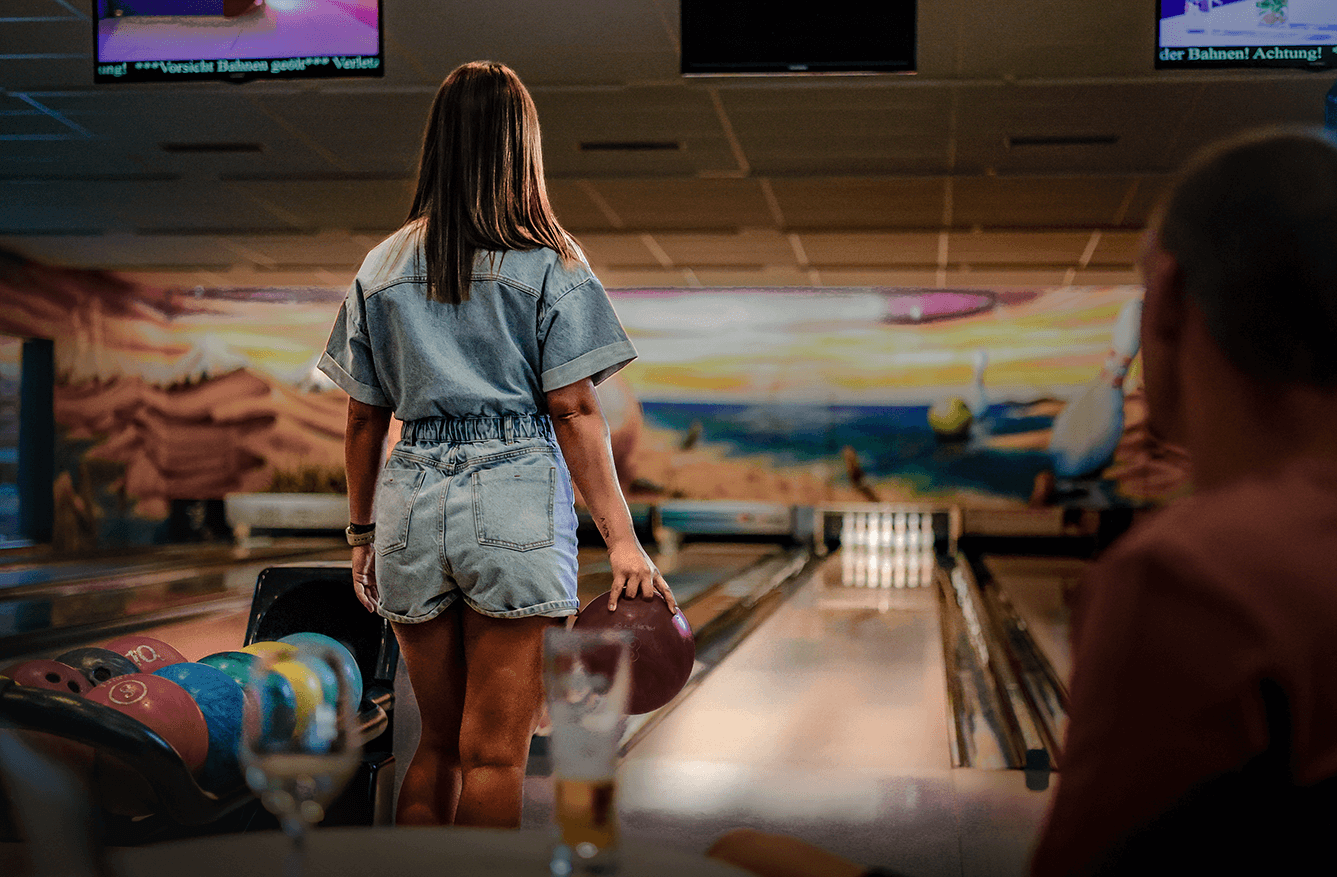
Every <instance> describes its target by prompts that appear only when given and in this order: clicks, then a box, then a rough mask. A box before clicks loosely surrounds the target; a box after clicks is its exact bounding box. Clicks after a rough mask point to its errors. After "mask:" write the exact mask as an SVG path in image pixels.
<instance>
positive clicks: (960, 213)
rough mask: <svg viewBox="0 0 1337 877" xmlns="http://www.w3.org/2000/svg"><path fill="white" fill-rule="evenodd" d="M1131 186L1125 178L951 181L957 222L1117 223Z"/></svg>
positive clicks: (1059, 225) (1016, 224)
mask: <svg viewBox="0 0 1337 877" xmlns="http://www.w3.org/2000/svg"><path fill="white" fill-rule="evenodd" d="M1132 185H1133V181H1132V180H1129V179H1127V178H1124V177H1068V176H1064V177H1058V176H1056V177H957V178H955V179H954V180H953V181H952V224H953V225H956V226H958V227H960V226H966V227H974V226H981V227H991V226H992V227H995V228H997V227H1009V226H1010V227H1028V226H1029V227H1040V228H1046V227H1048V228H1063V227H1071V226H1097V227H1099V226H1108V225H1114V224H1116V217H1118V216H1119V214H1120V208H1121V206H1122V205H1123V204H1124V200H1125V198H1127V197H1128V193H1129V191H1130V189H1131V187H1132Z"/></svg>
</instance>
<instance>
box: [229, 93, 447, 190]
mask: <svg viewBox="0 0 1337 877" xmlns="http://www.w3.org/2000/svg"><path fill="white" fill-rule="evenodd" d="M254 103H255V106H256V108H257V110H258V111H260V112H262V113H264V114H265V115H267V116H269V117H270V118H271V119H272V120H278V121H279V122H280V123H281V124H282V125H283V127H284V128H285V129H286V130H287V131H288V132H290V133H291V134H292V135H294V136H296V137H297V138H298V139H300V140H303V141H305V142H307V143H310V144H311V146H312V148H314V149H316V150H317V151H319V152H320V153H321V154H322V155H324V156H325V157H326V159H327V160H328V162H329V163H330V165H331V167H332V169H338V170H341V171H346V172H349V173H367V172H391V173H411V172H413V171H414V170H415V169H416V167H417V163H418V155H419V153H420V151H421V149H422V132H423V125H424V121H425V119H426V118H427V111H428V109H429V108H430V107H431V104H432V92H431V90H428V89H421V90H409V91H397V92H386V91H369V90H361V89H349V90H347V91H339V92H336V93H328V94H322V93H316V94H310V93H298V94H274V95H260V96H258V97H256V98H255V100H254ZM269 124H270V125H272V124H274V122H273V121H271V122H269Z"/></svg>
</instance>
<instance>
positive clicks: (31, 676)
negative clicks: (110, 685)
mask: <svg viewBox="0 0 1337 877" xmlns="http://www.w3.org/2000/svg"><path fill="white" fill-rule="evenodd" d="M4 675H5V676H8V677H9V678H10V679H13V680H14V681H15V682H17V683H18V684H19V685H30V686H32V687H33V688H45V689H46V690H48V691H59V692H61V693H62V694H87V693H88V692H89V690H90V689H92V687H93V683H91V682H89V681H88V680H87V679H86V678H84V674H82V673H80V672H79V671H78V670H76V669H74V668H73V667H71V666H70V665H69V664H62V663H61V662H60V661H48V660H45V659H42V658H38V659H36V660H32V661H24V662H22V663H20V664H15V665H14V666H12V667H10V668H9V669H8V670H5V672H4Z"/></svg>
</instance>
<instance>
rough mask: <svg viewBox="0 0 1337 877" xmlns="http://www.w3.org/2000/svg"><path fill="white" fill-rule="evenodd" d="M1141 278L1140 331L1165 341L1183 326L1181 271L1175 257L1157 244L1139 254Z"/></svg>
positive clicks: (1171, 337)
mask: <svg viewBox="0 0 1337 877" xmlns="http://www.w3.org/2000/svg"><path fill="white" fill-rule="evenodd" d="M1141 261H1142V273H1143V280H1144V282H1145V283H1146V289H1147V292H1146V295H1145V296H1144V297H1143V300H1142V333H1143V336H1144V340H1147V339H1148V338H1155V339H1159V340H1163V341H1169V340H1173V339H1175V338H1177V337H1178V336H1179V334H1180V333H1181V332H1182V331H1183V329H1184V318H1185V316H1186V314H1185V308H1186V307H1187V304H1188V302H1187V301H1186V299H1185V294H1184V272H1183V269H1181V268H1180V267H1179V260H1178V259H1176V258H1175V257H1174V256H1172V255H1171V254H1169V253H1167V252H1166V251H1165V250H1163V249H1161V248H1160V247H1159V246H1152V247H1150V248H1149V252H1147V253H1145V254H1144V255H1143V256H1142V260H1141Z"/></svg>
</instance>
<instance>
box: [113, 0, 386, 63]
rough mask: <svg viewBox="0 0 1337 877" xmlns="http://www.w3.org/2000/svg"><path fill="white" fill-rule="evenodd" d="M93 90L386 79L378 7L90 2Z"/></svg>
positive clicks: (339, 1)
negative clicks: (201, 82)
mask: <svg viewBox="0 0 1337 877" xmlns="http://www.w3.org/2000/svg"><path fill="white" fill-rule="evenodd" d="M93 13H94V15H93V51H94V59H95V67H94V75H93V81H94V82H170V81H176V80H184V79H221V80H226V81H232V82H241V81H246V80H253V79H304V78H317V77H322V78H323V77H343V76H382V75H384V70H385V64H384V55H383V53H382V48H381V46H382V42H381V0H93Z"/></svg>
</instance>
